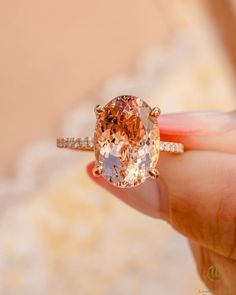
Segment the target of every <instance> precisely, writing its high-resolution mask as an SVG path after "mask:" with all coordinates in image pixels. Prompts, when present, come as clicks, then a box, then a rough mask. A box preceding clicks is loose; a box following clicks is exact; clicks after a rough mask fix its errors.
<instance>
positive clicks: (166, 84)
mask: <svg viewBox="0 0 236 295" xmlns="http://www.w3.org/2000/svg"><path fill="white" fill-rule="evenodd" d="M235 93H236V91H235V87H234V84H233V81H232V78H231V69H230V66H229V64H228V62H227V60H226V59H225V56H224V53H223V51H222V49H221V47H220V45H219V44H218V43H217V41H216V39H215V37H214V35H212V32H211V28H210V26H209V24H208V23H206V22H205V21H202V25H201V27H200V28H199V27H198V28H196V27H195V28H191V30H186V31H185V32H183V34H181V35H180V36H178V38H176V39H174V40H172V42H171V43H170V44H168V45H166V46H163V47H159V48H158V49H157V48H153V49H152V50H149V51H148V52H146V53H145V54H144V55H143V57H142V58H141V59H140V60H139V61H138V63H137V68H136V73H135V74H134V75H132V76H121V77H118V78H116V79H112V80H111V81H108V82H107V83H106V85H104V88H103V90H102V91H101V93H100V95H99V96H98V99H97V103H101V104H104V103H105V102H107V101H108V100H109V99H110V98H112V97H114V96H116V95H119V94H134V95H138V96H141V97H144V98H146V100H147V101H148V102H149V104H150V105H152V106H155V105H158V106H160V107H161V109H162V111H163V113H164V112H172V111H184V110H186V111H188V110H200V109H215V110H227V109H228V110H229V109H232V108H235V104H236V100H235ZM93 101H94V100H93ZM93 107H94V104H93V103H92V102H90V98H89V97H88V99H87V100H86V101H84V103H83V104H81V105H78V107H77V108H75V109H73V110H72V111H71V112H70V113H69V114H67V116H66V118H65V119H64V120H63V122H62V124H61V130H60V132H59V135H71V136H80V135H81V136H86V135H92V133H91V131H92V130H93V128H94V124H95V118H94V114H93ZM91 160H93V154H92V153H75V152H71V151H66V150H63V151H62V150H57V149H56V148H55V139H54V138H53V139H49V140H45V141H42V142H36V143H34V144H32V145H31V146H29V147H28V148H27V149H26V150H25V152H24V154H23V155H22V156H21V158H20V159H19V162H18V164H17V171H18V173H17V177H16V179H8V180H6V179H2V180H1V181H0V201H1V210H2V211H1V219H0V232H1V235H0V274H1V275H0V294H4V295H8V294H9V295H11V294H14V295H21V294H22V295H28V294H34V295H36V294H40V295H41V294H44V295H48V294H53V293H54V294H57V295H60V294H70V295H73V294H86V295H87V294H91V295H95V294H99V295H108V294H109V295H110V294H112V295H121V294H122V295H126V294H127V295H131V294H135V295H139V294H140V295H144V294H145V295H156V294H163V295H169V294H170V295H175V294H176V295H179V294H199V290H206V288H205V287H204V286H203V285H202V284H201V283H200V282H199V279H198V276H197V274H196V272H195V266H194V263H193V260H192V258H191V254H190V250H189V249H188V244H187V241H186V240H185V238H183V237H182V236H180V235H178V234H177V233H176V232H174V231H173V230H172V229H171V228H170V227H169V226H168V225H166V224H165V223H163V222H161V221H158V220H153V219H150V218H147V217H145V216H142V215H141V214H139V213H137V212H135V211H134V210H133V209H131V208H128V207H127V206H126V205H124V204H122V203H120V202H119V201H118V200H116V199H114V198H113V197H111V196H110V195H109V194H108V193H106V192H104V191H103V190H102V189H100V188H98V187H97V186H96V185H95V184H94V183H92V182H91V181H90V180H89V179H88V177H87V175H86V172H85V166H86V164H87V163H88V162H89V161H91ZM173 173H174V172H173Z"/></svg>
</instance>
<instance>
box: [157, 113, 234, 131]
mask: <svg viewBox="0 0 236 295" xmlns="http://www.w3.org/2000/svg"><path fill="white" fill-rule="evenodd" d="M230 114H231V113H223V112H207V111H205V112H188V113H173V114H166V115H162V116H160V118H159V126H160V130H161V134H163V135H169V134H171V135H183V136H186V135H191V134H193V133H194V134H204V133H209V132H219V131H223V130H226V129H227V128H229V127H230V126H231V127H232V119H231V115H230Z"/></svg>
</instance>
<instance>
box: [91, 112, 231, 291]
mask: <svg viewBox="0 0 236 295" xmlns="http://www.w3.org/2000/svg"><path fill="white" fill-rule="evenodd" d="M159 126H160V130H161V139H162V140H168V141H179V142H182V143H184V145H185V150H186V152H185V153H184V154H182V155H172V154H168V153H162V154H161V156H160V159H159V162H158V169H159V171H160V177H159V178H158V179H148V180H147V181H145V182H144V183H143V184H141V185H140V186H138V187H135V188H132V189H118V188H116V187H114V186H112V185H111V184H109V183H107V182H106V181H105V180H104V179H103V177H95V176H93V174H92V168H93V167H94V163H90V164H89V165H88V167H87V170H88V174H89V175H90V177H91V178H92V179H93V180H94V181H95V182H96V183H97V184H99V185H101V186H102V187H103V188H105V189H106V190H108V191H109V192H111V193H112V194H113V195H114V196H116V197H118V198H119V199H121V200H122V201H124V202H125V203H127V204H128V205H130V206H131V207H133V208H135V209H137V210H139V211H140V212H142V213H144V214H146V215H149V216H151V217H154V218H159V219H163V220H165V221H166V222H168V223H169V224H170V225H171V226H172V227H173V228H175V229H176V230H177V231H178V232H180V233H182V234H183V235H185V236H186V237H187V238H188V239H189V244H190V247H191V250H192V253H193V256H194V259H195V261H196V265H197V270H198V272H199V275H200V276H201V278H202V280H203V281H204V282H205V284H206V286H207V287H208V288H209V289H210V290H211V291H212V292H213V293H214V294H217V295H218V294H220V295H224V294H232V295H233V294H236V280H235V278H236V181H235V179H236V140H235V138H236V112H229V113H218V112H217V113H216V112H201V113H179V114H169V115H163V116H161V117H160V118H159ZM211 266H216V267H217V271H218V273H219V274H220V277H219V278H217V279H214V277H213V279H210V278H209V274H208V271H209V268H210V267H211Z"/></svg>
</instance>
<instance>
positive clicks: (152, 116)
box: [149, 107, 161, 121]
mask: <svg viewBox="0 0 236 295" xmlns="http://www.w3.org/2000/svg"><path fill="white" fill-rule="evenodd" d="M160 114H161V109H160V108H158V107H155V108H153V109H152V110H151V112H150V113H149V118H150V119H152V120H155V121H156V119H157V118H158V117H159V116H160Z"/></svg>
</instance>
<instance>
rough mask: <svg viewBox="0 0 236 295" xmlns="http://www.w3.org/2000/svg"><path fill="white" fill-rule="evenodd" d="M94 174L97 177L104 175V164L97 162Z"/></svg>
mask: <svg viewBox="0 0 236 295" xmlns="http://www.w3.org/2000/svg"><path fill="white" fill-rule="evenodd" d="M93 175H94V176H96V177H99V176H100V175H102V164H101V163H96V164H95V166H94V168H93Z"/></svg>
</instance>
